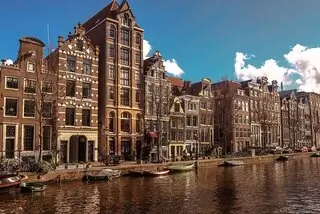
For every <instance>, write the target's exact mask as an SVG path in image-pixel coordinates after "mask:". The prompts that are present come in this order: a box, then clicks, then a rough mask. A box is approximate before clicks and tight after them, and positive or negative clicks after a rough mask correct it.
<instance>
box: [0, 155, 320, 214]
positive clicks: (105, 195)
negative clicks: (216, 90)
mask: <svg viewBox="0 0 320 214" xmlns="http://www.w3.org/2000/svg"><path fill="white" fill-rule="evenodd" d="M319 167H320V159H319V160H318V159H316V158H315V159H313V158H308V157H305V158H301V157H296V158H294V159H292V160H289V161H288V162H285V163H276V162H266V163H256V164H252V165H245V166H242V167H235V168H226V169H225V168H218V167H208V168H199V169H198V172H197V174H196V173H195V172H189V173H182V174H176V175H170V176H163V177H159V178H121V179H117V180H112V181H111V182H102V183H98V182H97V183H92V184H86V183H82V182H73V183H68V184H63V185H62V186H60V187H59V186H50V185H49V186H48V188H47V191H46V192H45V194H20V193H17V194H11V195H0V213H48V214H49V213H90V214H94V213H184V214H185V213H237V214H238V213H319V212H320V204H319V203H318V201H319V199H320V195H319V194H318V189H319V188H320V183H319V182H318V178H319V177H320V170H319Z"/></svg>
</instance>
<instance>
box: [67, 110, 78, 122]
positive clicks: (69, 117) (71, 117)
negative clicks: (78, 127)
mask: <svg viewBox="0 0 320 214" xmlns="http://www.w3.org/2000/svg"><path fill="white" fill-rule="evenodd" d="M75 113H76V110H75V108H66V125H67V126H74V125H75Z"/></svg>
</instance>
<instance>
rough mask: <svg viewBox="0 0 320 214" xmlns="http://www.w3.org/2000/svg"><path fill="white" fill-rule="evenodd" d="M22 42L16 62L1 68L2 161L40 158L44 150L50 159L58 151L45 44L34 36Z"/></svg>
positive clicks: (0, 147) (0, 66) (0, 142)
mask: <svg viewBox="0 0 320 214" xmlns="http://www.w3.org/2000/svg"><path fill="white" fill-rule="evenodd" d="M19 42H20V46H19V51H18V57H17V59H16V61H15V62H14V63H13V64H12V65H6V64H5V63H2V64H1V65H0V81H1V84H0V93H1V99H0V105H1V108H0V110H1V111H2V113H1V114H0V124H1V128H0V138H1V139H2V140H1V141H0V150H1V152H0V158H17V157H25V156H28V157H32V158H34V157H35V158H38V157H39V156H38V155H39V151H40V150H42V151H43V152H42V153H43V154H44V155H46V156H49V155H51V150H52V148H54V145H52V142H53V140H52V132H53V127H52V103H51V95H50V92H51V90H52V86H51V84H52V80H53V76H52V75H50V74H47V73H46V71H47V69H44V67H45V66H46V64H45V63H44V60H43V56H44V53H43V52H44V46H45V45H44V43H43V42H42V41H40V40H39V39H37V38H34V37H24V38H21V39H20V40H19ZM40 94H41V96H40ZM47 95H48V96H47ZM40 133H41V134H40ZM42 136H43V138H42Z"/></svg>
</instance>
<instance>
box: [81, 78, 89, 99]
mask: <svg viewBox="0 0 320 214" xmlns="http://www.w3.org/2000/svg"><path fill="white" fill-rule="evenodd" d="M82 98H91V83H86V82H84V83H82Z"/></svg>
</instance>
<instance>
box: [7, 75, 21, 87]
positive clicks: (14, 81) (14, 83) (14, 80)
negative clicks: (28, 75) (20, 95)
mask: <svg viewBox="0 0 320 214" xmlns="http://www.w3.org/2000/svg"><path fill="white" fill-rule="evenodd" d="M6 87H7V88H11V89H19V78H18V77H6Z"/></svg>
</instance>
